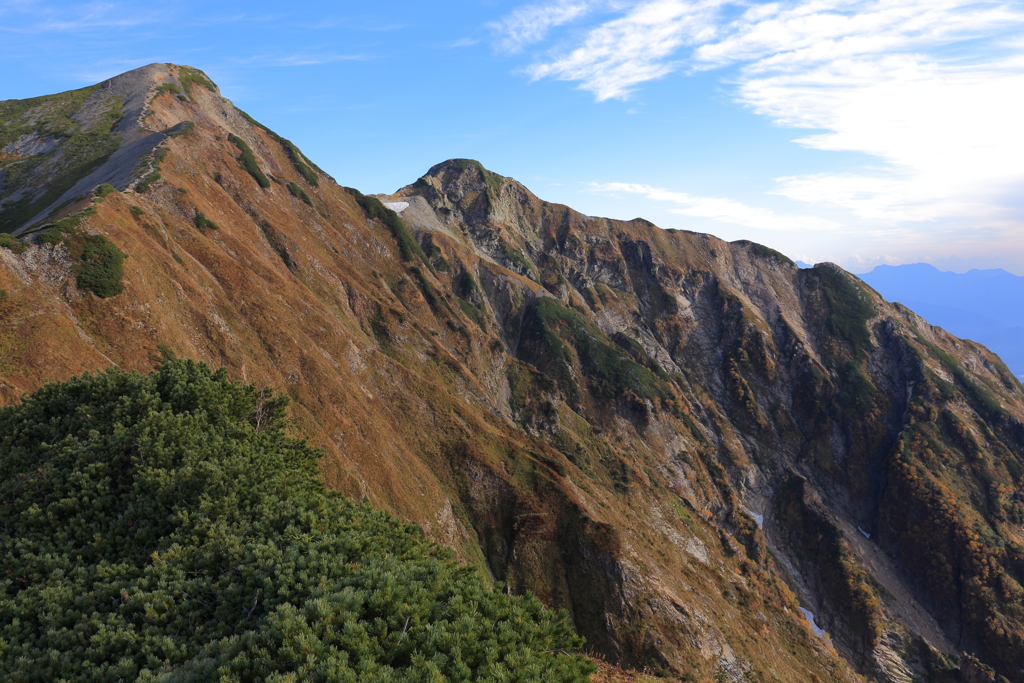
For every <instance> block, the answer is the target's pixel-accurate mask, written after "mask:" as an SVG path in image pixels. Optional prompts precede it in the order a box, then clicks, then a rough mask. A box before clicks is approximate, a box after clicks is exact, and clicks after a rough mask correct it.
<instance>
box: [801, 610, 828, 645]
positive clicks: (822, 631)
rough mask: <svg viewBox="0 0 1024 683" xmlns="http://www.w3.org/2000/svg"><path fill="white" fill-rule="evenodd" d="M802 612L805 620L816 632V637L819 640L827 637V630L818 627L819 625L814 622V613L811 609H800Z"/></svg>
mask: <svg viewBox="0 0 1024 683" xmlns="http://www.w3.org/2000/svg"><path fill="white" fill-rule="evenodd" d="M800 612H801V613H802V614H803V615H804V619H806V620H807V621H808V622H810V624H811V630H812V631H814V635H816V636H818V637H819V638H820V637H822V636H824V635H825V629H823V628H821V627H820V626H818V624H817V623H815V621H814V612H812V611H811V610H809V609H804V608H803V607H801V608H800Z"/></svg>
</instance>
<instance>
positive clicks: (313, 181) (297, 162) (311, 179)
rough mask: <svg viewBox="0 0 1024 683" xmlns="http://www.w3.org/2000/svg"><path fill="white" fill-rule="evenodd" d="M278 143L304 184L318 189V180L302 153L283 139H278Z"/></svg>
mask: <svg viewBox="0 0 1024 683" xmlns="http://www.w3.org/2000/svg"><path fill="white" fill-rule="evenodd" d="M275 137H276V136H275ZM278 142H280V143H281V147H282V148H283V149H284V152H285V154H287V155H288V158H289V159H290V160H291V162H292V165H293V166H294V167H295V170H296V171H298V172H299V175H301V176H302V177H303V178H304V179H305V180H306V182H307V183H309V184H310V185H312V186H313V187H319V186H320V179H319V178H318V177H317V175H316V173H315V172H314V171H313V169H311V168H310V167H309V166H308V165H307V164H306V162H305V160H304V159H305V157H304V155H303V154H302V152H300V151H299V148H298V147H296V146H295V145H294V144H292V142H291V141H290V140H285V139H284V138H278Z"/></svg>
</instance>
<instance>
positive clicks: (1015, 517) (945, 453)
mask: <svg viewBox="0 0 1024 683" xmlns="http://www.w3.org/2000/svg"><path fill="white" fill-rule="evenodd" d="M140 83H141V84H144V86H145V87H144V88H143V94H142V95H137V96H134V97H135V99H132V96H129V95H127V94H119V93H129V92H136V90H137V89H138V88H140V87H143V86H140V85H139V84H140ZM133 89H135V90H133ZM86 91H88V92H86ZM115 96H116V97H118V98H120V99H121V104H120V107H121V110H122V111H125V112H129V111H131V112H135V113H132V114H131V115H130V116H126V118H123V119H121V120H120V122H113V123H111V125H110V126H109V127H106V128H103V130H104V131H105V132H103V135H105V136H107V138H105V139H107V142H106V143H104V144H106V145H108V146H107V147H103V148H102V150H101V151H103V153H102V154H98V156H95V157H90V158H92V161H90V162H88V163H86V162H81V164H79V165H77V166H76V165H75V164H76V163H78V162H77V161H76V162H74V163H72V161H71V160H73V159H77V158H78V157H74V156H73V151H74V150H75V149H78V147H75V146H74V145H76V144H77V143H76V142H75V141H76V139H77V138H76V135H79V136H81V135H82V134H83V133H82V132H81V131H82V130H83V128H84V127H85V126H86V125H87V123H83V122H86V121H89V120H92V119H89V118H88V116H87V115H86V114H87V113H88V112H89V111H94V110H95V111H98V110H99V109H102V106H107V107H108V109H107V110H105V111H107V112H108V114H109V112H110V111H112V110H113V105H112V104H110V103H111V102H114V97H115ZM97 103H98V104H97ZM104 103H106V104H104ZM126 103H127V104H126ZM132 103H134V104H132ZM100 105H102V106H100ZM90 107H91V109H90ZM60 117H64V118H60ZM111 117H113V114H110V115H109V116H108V119H110V120H111V121H116V120H115V119H113V118H111ZM132 117H134V118H132ZM65 119H66V120H67V121H71V122H72V124H73V125H72V124H68V123H67V121H65ZM126 119H130V121H131V122H132V123H131V125H130V126H129V125H128V124H126V123H125V120H126ZM75 122H79V123H75ZM0 125H2V126H3V128H0V135H2V136H3V137H0V142H2V143H3V149H4V153H5V155H6V156H4V157H3V158H0V196H3V197H4V200H3V202H4V203H3V204H2V208H0V221H6V222H4V223H3V225H4V228H5V229H7V230H14V231H16V234H17V235H18V237H19V238H20V239H12V238H10V237H7V238H3V240H2V241H0V246H3V247H5V248H0V264H2V267H0V288H2V289H3V296H2V297H0V316H2V318H3V325H2V327H0V374H2V385H0V399H2V400H3V401H4V402H5V403H10V402H14V401H17V400H18V397H19V396H20V395H21V393H22V392H24V391H27V390H31V389H34V388H36V387H38V386H39V385H41V384H42V383H43V382H45V381H47V380H50V379H63V378H66V377H69V376H71V375H74V374H76V373H80V372H82V371H85V370H97V369H101V368H103V367H107V366H109V365H111V364H117V365H119V366H121V367H127V368H137V369H139V370H148V369H151V368H153V367H154V366H156V365H157V364H159V363H160V362H161V360H162V358H165V357H167V356H168V355H170V354H176V355H178V356H188V357H192V358H197V359H200V360H204V361H206V362H208V363H210V364H212V365H215V366H222V365H223V366H226V367H227V368H228V369H229V372H230V373H231V374H232V375H233V376H235V377H237V378H240V379H245V380H247V381H250V382H256V383H259V384H265V385H269V386H272V387H274V388H275V389H277V390H280V391H283V392H286V393H287V394H289V395H290V396H291V397H292V399H293V400H294V403H293V408H294V414H295V417H296V419H297V420H298V422H299V423H300V424H301V425H302V427H303V429H304V431H305V433H306V434H308V435H309V437H310V439H311V441H312V442H313V443H315V444H316V445H318V446H319V447H321V448H322V449H323V450H324V458H323V460H322V463H321V470H322V474H323V477H324V479H325V480H326V481H327V482H328V483H329V484H330V485H332V486H334V487H336V488H338V489H340V490H342V491H344V492H345V493H347V494H348V495H350V496H352V497H355V498H362V499H366V500H369V501H370V502H372V503H373V504H374V505H376V506H378V507H381V508H386V509H388V510H391V511H393V512H395V513H396V514H398V515H399V516H401V517H403V518H404V519H406V520H408V521H411V522H415V523H417V524H420V525H421V526H422V527H423V528H424V530H425V531H426V532H427V533H428V534H429V535H430V536H431V537H433V538H434V539H436V540H437V541H439V542H441V543H444V544H446V545H449V546H452V547H454V548H456V549H457V551H458V552H459V554H460V556H461V557H462V558H463V559H464V560H465V561H467V562H474V563H478V564H480V565H481V566H483V567H485V568H486V569H487V570H488V571H489V573H490V575H491V576H492V577H493V579H494V580H495V581H496V582H501V583H503V584H504V585H505V586H506V587H507V588H506V589H507V590H512V591H516V592H519V591H527V590H529V591H533V592H535V593H536V594H537V595H538V596H539V597H540V598H541V599H542V600H543V601H544V602H545V603H546V604H548V605H550V606H552V607H559V608H564V609H566V610H567V611H568V612H569V613H570V615H571V617H572V619H573V621H574V623H575V625H576V627H577V629H578V631H579V632H580V633H581V634H582V635H583V636H585V637H586V638H587V640H588V643H589V646H590V647H591V648H592V649H593V650H594V651H595V652H597V653H600V654H602V655H603V656H605V657H606V658H608V659H610V660H613V661H617V662H622V663H624V664H627V665H630V666H635V667H648V668H650V669H652V670H657V671H661V672H664V673H666V674H672V675H676V676H689V677H690V680H698V681H711V680H716V681H786V682H789V681H825V680H828V681H855V680H860V676H865V677H867V678H869V679H871V680H876V681H910V680H915V679H920V680H929V681H947V680H948V681H959V680H971V681H975V680H978V681H986V680H990V681H996V680H999V679H998V678H997V677H998V676H1003V677H1005V678H1006V679H1008V680H1010V681H1014V682H1022V681H1024V669H1022V668H1021V667H1022V663H1021V660H1022V658H1021V657H1020V653H1021V652H1022V651H1024V590H1022V589H1021V582H1022V581H1024V526H1022V525H1024V494H1022V492H1021V491H1022V483H1024V423H1022V420H1024V387H1022V386H1021V384H1020V383H1019V382H1018V381H1017V380H1016V379H1015V378H1014V377H1013V375H1012V374H1011V373H1010V372H1009V371H1008V370H1007V369H1006V368H1005V366H1004V365H1003V364H1002V362H1001V361H1000V360H999V359H998V358H997V357H996V356H994V355H993V354H991V353H990V352H989V351H987V350H986V349H985V348H983V347H981V346H979V345H977V344H974V343H971V342H966V341H962V340H959V339H956V338H954V337H952V336H950V335H948V334H946V333H945V332H944V331H942V330H941V329H938V328H934V327H931V326H929V325H928V324H926V323H925V322H924V321H923V320H922V319H921V318H920V317H918V316H917V315H915V314H914V313H913V312H911V311H910V310H908V309H907V308H905V307H903V306H900V305H898V304H889V303H887V302H886V301H885V300H883V299H882V298H881V297H880V296H878V295H877V294H876V293H875V292H874V291H873V290H871V289H870V288H869V287H867V286H866V285H864V284H863V283H862V282H860V281H859V280H857V279H856V278H854V277H853V276H851V275H849V274H847V273H845V272H844V271H842V270H841V269H839V268H838V267H836V266H833V265H831V264H819V265H818V266H816V267H814V268H813V269H808V270H800V269H797V268H796V267H795V266H794V265H793V264H792V263H791V262H790V261H789V260H788V259H787V258H786V257H784V256H782V255H781V254H778V253H776V252H774V251H772V250H771V249H768V248H766V247H762V246H760V245H756V244H752V243H745V242H736V243H726V242H723V241H721V240H719V239H717V238H714V237H712V236H710V235H701V234H695V233H686V232H676V231H665V230H661V229H659V228H657V227H655V226H653V225H651V224H650V223H648V222H646V221H643V220H639V219H637V220H634V221H629V222H624V221H614V220H608V219H601V218H592V217H588V216H584V215H581V214H579V213H577V212H575V211H573V210H571V209H569V208H568V207H565V206H560V205H554V204H549V203H546V202H543V201H541V200H540V199H538V198H537V197H535V196H533V195H532V194H531V193H530V192H529V191H528V190H527V189H526V188H525V187H523V186H522V185H520V184H519V183H517V182H515V181H514V180H512V179H510V178H505V177H502V176H499V175H497V174H495V173H492V172H490V171H487V170H486V169H484V168H483V167H482V166H481V165H480V164H478V163H477V162H473V161H468V160H452V161H448V162H445V163H443V164H439V165H438V166H435V167H434V168H432V169H430V171H428V173H427V174H426V175H424V176H423V177H422V178H420V179H419V180H418V181H416V182H415V183H414V184H412V185H410V186H408V187H405V188H402V189H401V190H399V191H398V192H397V193H396V194H395V195H393V196H389V197H380V198H377V197H366V196H363V195H361V194H360V193H358V192H357V191H355V190H348V189H346V188H341V187H339V186H337V184H336V183H334V182H333V180H331V179H330V178H329V177H328V176H326V175H324V174H323V173H322V172H319V171H318V170H317V169H316V167H315V165H313V164H312V163H311V162H310V161H309V159H308V158H306V157H305V156H304V155H303V154H302V152H300V151H299V150H297V149H296V148H295V147H294V145H292V144H291V143H289V142H288V141H287V140H284V139H283V138H281V137H279V136H278V135H277V134H275V133H273V132H271V131H269V130H267V129H265V128H263V127H262V126H260V125H259V124H257V123H256V122H254V121H252V119H250V118H249V117H247V116H246V115H245V114H244V113H242V112H240V111H238V110H237V109H235V108H234V107H233V106H232V105H231V104H230V103H229V102H228V101H227V100H225V99H223V98H222V97H221V96H220V93H219V91H218V90H217V88H216V86H215V85H214V84H213V83H211V82H209V80H208V79H206V77H205V76H203V75H202V73H201V72H199V71H197V70H194V69H189V68H188V67H178V66H174V65H151V66H149V67H144V68H143V69H139V70H136V71H134V72H129V73H128V74H125V75H123V76H119V77H117V78H115V79H112V80H111V81H108V82H106V83H104V84H100V85H99V86H94V87H93V88H91V89H85V90H83V91H75V92H73V93H64V94H62V95H60V96H53V97H52V98H37V99H36V100H26V101H21V102H2V103H0ZM92 125H99V124H92ZM103 125H104V126H106V124H103ZM75 126H79V127H78V128H75ZM76 131H78V132H76ZM94 137H95V136H94ZM33 141H35V142H33ZM38 141H45V142H42V143H40V142H38ZM33 145H35V146H33ZM108 149H112V150H113V151H111V152H107V151H105V150H108ZM12 150H13V151H12ZM90 154H92V152H90ZM83 155H84V156H83V157H82V158H85V157H88V154H84V153H83ZM104 155H107V156H104ZM105 183H109V185H110V187H107V186H105V185H104V184H105ZM62 188H63V189H62ZM96 188H99V189H96ZM382 201H383V202H384V203H382ZM388 207H391V208H388ZM392 209H394V210H392ZM396 211H397V213H396ZM118 254H125V255H127V258H124V259H123V262H122V260H120V259H119V258H118ZM120 269H123V274H121V273H119V272H118V271H119V270H120ZM97 283H99V284H97ZM801 608H802V609H803V610H808V611H809V612H812V613H813V614H814V618H815V620H816V623H817V625H819V626H821V627H822V628H824V629H825V630H826V631H827V632H828V634H827V635H817V634H816V631H815V630H813V629H812V626H811V623H810V622H808V621H807V620H806V619H805V617H804V616H803V614H802V610H801Z"/></svg>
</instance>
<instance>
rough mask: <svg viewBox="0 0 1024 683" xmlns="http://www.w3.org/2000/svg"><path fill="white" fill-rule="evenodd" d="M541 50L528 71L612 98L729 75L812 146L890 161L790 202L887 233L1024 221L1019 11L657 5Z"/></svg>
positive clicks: (960, 2) (882, 1) (811, 182)
mask: <svg viewBox="0 0 1024 683" xmlns="http://www.w3.org/2000/svg"><path fill="white" fill-rule="evenodd" d="M547 7H548V8H549V9H550V10H551V11H552V12H553V13H554V14H552V15H551V16H561V15H560V14H558V13H557V12H556V10H557V11H560V12H563V13H564V12H565V11H566V10H565V7H566V5H565V3H556V4H552V5H547ZM527 9H529V10H530V16H533V17H542V16H548V15H545V14H544V13H543V12H542V9H543V8H542V6H539V5H531V6H529V7H528V8H522V10H517V12H518V11H523V12H525V10H527ZM515 16H518V15H516V14H515V13H513V14H512V15H509V17H508V18H507V20H511V18H512V17H515ZM524 16H525V15H524ZM537 25H538V26H545V24H544V23H543V22H540V21H538V24H537ZM543 34H544V33H543V31H538V32H536V33H529V32H526V31H524V32H523V35H531V36H539V37H542V36H543ZM509 35H512V34H511V33H510V34H509ZM537 39H538V40H539V39H540V38H537ZM525 42H526V41H521V44H525ZM542 47H543V48H544V49H545V50H546V51H547V52H546V53H539V54H541V55H542V56H540V57H539V58H537V57H535V59H534V61H533V62H532V63H531V64H530V65H529V66H528V67H527V68H526V71H527V73H528V74H529V75H530V76H531V77H532V78H534V79H540V78H553V79H559V80H565V81H571V82H575V83H577V84H578V87H579V88H581V89H583V90H587V91H589V92H592V93H593V94H594V96H595V99H597V100H598V101H600V100H607V99H611V98H619V99H628V98H629V96H630V94H631V93H633V92H634V91H636V89H637V88H639V87H642V86H643V84H644V83H646V82H649V81H651V80H653V79H657V78H662V77H664V76H666V75H668V74H672V73H681V74H692V73H695V72H699V71H709V70H714V69H724V68H728V69H729V71H728V72H726V73H727V74H728V75H727V76H725V77H724V78H723V80H724V82H725V83H726V84H727V85H728V86H729V87H730V88H731V89H732V92H733V94H734V97H735V98H736V100H737V101H738V102H739V103H741V104H743V105H745V106H748V107H749V108H751V109H752V110H753V111H755V112H757V113H758V114H760V115H763V116H766V117H769V118H770V119H772V120H773V121H774V122H776V123H777V124H779V125H782V126H787V127H793V128H803V129H809V130H813V131H815V132H812V133H811V134H808V135H806V136H804V137H801V138H799V139H798V140H796V142H797V143H798V144H800V145H803V146H805V147H809V148H813V149H818V150H823V151H847V152H861V153H864V154H868V155H872V156H873V157H875V158H877V159H878V160H879V162H877V163H876V164H875V165H874V167H865V168H864V169H863V170H862V171H859V172H845V173H819V174H813V175H801V176H792V177H784V178H779V179H778V184H777V188H776V190H775V193H776V194H779V195H782V196H784V197H787V198H789V199H793V200H796V201H800V202H804V203H808V204H814V205H818V206H822V207H829V208H839V209H844V210H846V211H849V212H850V213H851V215H852V216H854V217H856V218H858V219H863V220H869V221H882V222H884V223H886V224H897V223H900V222H905V221H911V222H922V221H931V222H934V221H954V222H956V221H960V222H964V223H969V222H972V221H973V222H974V223H977V224H981V223H984V224H994V223H993V222H1000V221H1006V220H1013V219H1015V220H1017V221H1018V223H1017V224H1018V225H1019V224H1020V221H1021V220H1024V210H1022V208H1021V206H1020V201H1019V199H1017V195H1019V188H1020V187H1021V186H1022V185H1024V126H1021V125H1020V123H1019V122H1020V120H1021V118H1022V116H1024V106H1022V105H1021V102H1022V101H1024V100H1022V99H1021V93H1024V7H1022V6H1021V4H1020V3H1019V2H998V1H993V0H980V1H978V0H786V1H782V2H769V3H751V2H747V1H746V0H642V1H638V2H633V3H631V4H630V5H628V6H624V7H621V8H620V9H619V12H618V14H617V16H615V17H614V18H612V19H610V20H604V21H601V22H600V23H597V24H593V25H591V26H588V27H586V30H585V31H583V32H582V33H581V34H580V35H578V36H577V37H571V38H570V39H569V40H568V42H564V43H560V42H557V41H556V42H555V43H554V44H551V45H542ZM758 227H764V226H758Z"/></svg>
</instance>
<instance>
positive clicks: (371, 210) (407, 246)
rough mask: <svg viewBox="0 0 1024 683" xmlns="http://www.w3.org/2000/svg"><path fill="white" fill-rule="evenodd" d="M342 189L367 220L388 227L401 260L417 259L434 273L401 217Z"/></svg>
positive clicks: (372, 199) (371, 199)
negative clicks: (376, 221) (395, 242)
mask: <svg viewBox="0 0 1024 683" xmlns="http://www.w3.org/2000/svg"><path fill="white" fill-rule="evenodd" d="M343 189H344V190H345V192H348V193H349V194H350V195H352V196H353V197H354V198H355V200H356V203H357V204H359V207H360V208H361V209H362V210H363V212H364V213H365V214H366V217H367V218H370V219H371V220H379V221H380V222H382V223H383V224H384V225H386V226H387V227H388V230H390V231H391V234H392V235H393V236H394V238H395V240H397V241H398V250H399V252H401V254H402V259H403V260H405V261H412V260H414V258H419V259H420V260H421V261H423V264H424V265H425V266H426V267H427V268H430V271H431V272H433V271H434V269H433V267H432V266H431V265H430V261H428V260H427V255H426V254H424V253H423V248H422V247H420V243H419V242H417V241H416V239H415V238H414V237H413V236H412V233H411V232H409V228H408V227H406V225H405V221H403V220H402V217H401V216H399V215H398V214H397V213H395V212H394V211H392V210H391V209H389V208H388V207H386V206H384V204H382V203H381V201H380V200H379V199H377V198H376V197H367V196H366V195H364V194H363V193H362V192H360V191H359V190H357V189H355V188H352V187H346V188H343Z"/></svg>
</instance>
